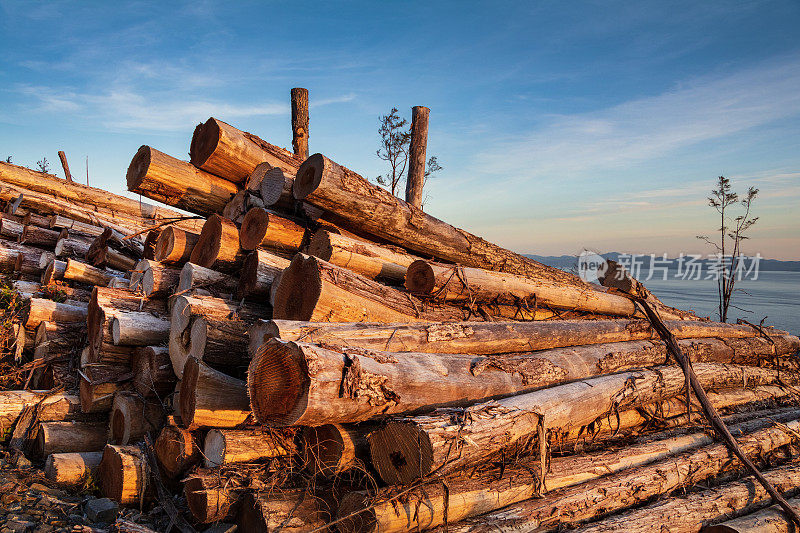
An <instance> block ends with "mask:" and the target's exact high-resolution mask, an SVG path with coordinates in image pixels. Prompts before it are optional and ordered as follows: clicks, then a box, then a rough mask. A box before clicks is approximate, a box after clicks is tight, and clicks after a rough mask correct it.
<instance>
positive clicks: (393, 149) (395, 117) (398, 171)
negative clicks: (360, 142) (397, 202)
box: [376, 107, 411, 196]
mask: <svg viewBox="0 0 800 533" xmlns="http://www.w3.org/2000/svg"><path fill="white" fill-rule="evenodd" d="M378 123H379V127H378V133H379V134H380V136H381V147H380V148H378V150H377V152H376V153H377V155H378V157H379V158H381V159H383V160H384V161H387V162H388V163H389V172H387V173H386V175H385V176H384V175H381V176H378V178H377V181H378V183H380V184H381V185H383V186H384V187H388V188H389V190H390V191H391V192H392V194H393V195H395V196H396V193H397V190H398V188H399V186H400V183H401V182H402V181H403V179H404V177H405V172H406V166H407V165H408V145H409V143H410V142H411V131H410V129H408V128H406V126H407V125H408V120H406V119H404V118H400V115H399V114H398V110H397V108H396V107H393V108H392V110H391V111H390V112H389V114H388V115H383V116H381V117H380V118H379V119H378Z"/></svg>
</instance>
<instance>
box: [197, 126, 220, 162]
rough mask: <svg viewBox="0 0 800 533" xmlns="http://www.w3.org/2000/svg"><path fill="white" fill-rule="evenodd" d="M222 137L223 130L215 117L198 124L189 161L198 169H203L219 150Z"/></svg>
mask: <svg viewBox="0 0 800 533" xmlns="http://www.w3.org/2000/svg"><path fill="white" fill-rule="evenodd" d="M221 136H222V130H221V128H220V127H219V123H218V122H217V119H215V118H214V117H211V118H209V119H208V120H207V121H205V122H204V123H202V124H198V125H197V127H195V129H194V135H192V142H191V145H190V146H189V161H191V163H192V164H193V165H194V166H196V167H202V166H203V165H204V164H205V163H206V161H208V158H209V157H211V155H212V154H213V153H214V150H216V149H217V144H218V143H219V140H220V137H221Z"/></svg>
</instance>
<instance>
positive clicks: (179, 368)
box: [169, 295, 270, 378]
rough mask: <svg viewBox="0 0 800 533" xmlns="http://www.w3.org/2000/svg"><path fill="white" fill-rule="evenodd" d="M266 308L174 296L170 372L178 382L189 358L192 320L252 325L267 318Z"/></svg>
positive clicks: (196, 297) (213, 299)
mask: <svg viewBox="0 0 800 533" xmlns="http://www.w3.org/2000/svg"><path fill="white" fill-rule="evenodd" d="M269 314H270V312H269V308H268V307H264V306H261V305H258V304H255V303H252V302H248V303H243V304H240V303H238V302H233V301H230V300H223V299H221V298H215V297H213V296H183V295H181V296H177V297H175V300H174V302H173V303H172V313H171V315H170V332H169V357H170V359H171V360H172V368H173V370H174V372H175V375H176V376H178V377H179V378H180V377H181V376H182V374H183V365H184V364H185V362H186V358H187V357H189V349H190V340H191V337H190V331H189V327H190V325H191V320H192V317H193V316H203V317H206V318H211V319H218V320H225V319H231V318H236V319H238V320H243V321H244V322H247V323H248V324H252V323H253V322H255V321H256V320H258V319H259V318H263V317H265V316H269Z"/></svg>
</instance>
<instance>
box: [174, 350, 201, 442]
mask: <svg viewBox="0 0 800 533" xmlns="http://www.w3.org/2000/svg"><path fill="white" fill-rule="evenodd" d="M198 377H200V364H199V361H198V360H197V359H196V358H194V357H189V358H188V359H187V360H186V363H185V364H184V365H183V376H182V378H181V392H180V394H179V395H178V407H179V411H180V414H181V422H182V423H183V424H184V425H185V426H186V427H190V426H191V425H192V422H193V421H194V412H195V404H196V398H195V390H196V387H197V379H198Z"/></svg>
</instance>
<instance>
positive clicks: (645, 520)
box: [581, 464, 800, 533]
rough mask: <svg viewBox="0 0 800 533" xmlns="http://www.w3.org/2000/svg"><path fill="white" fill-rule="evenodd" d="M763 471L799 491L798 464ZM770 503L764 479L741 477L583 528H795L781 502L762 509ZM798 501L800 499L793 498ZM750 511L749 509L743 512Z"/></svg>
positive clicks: (586, 532) (768, 532)
mask: <svg viewBox="0 0 800 533" xmlns="http://www.w3.org/2000/svg"><path fill="white" fill-rule="evenodd" d="M764 477H766V478H767V480H769V482H770V483H772V484H773V485H774V486H775V488H776V489H778V490H779V491H781V492H783V493H786V494H787V495H791V494H797V492H798V488H797V487H798V486H799V485H800V466H799V465H797V464H789V465H783V466H780V467H777V468H773V469H772V470H768V471H765V472H764ZM769 503H770V496H769V494H767V492H766V491H765V490H764V488H763V487H762V486H761V484H760V483H758V482H754V481H753V480H752V479H741V480H738V481H734V482H731V483H725V484H723V485H720V486H718V487H714V488H711V489H708V490H704V491H700V492H692V493H689V494H688V495H686V496H684V497H681V496H674V497H672V498H670V499H668V500H664V501H661V502H657V503H655V504H651V505H648V506H646V507H643V508H641V509H636V510H633V511H629V512H627V513H622V514H619V515H614V516H611V517H608V518H605V519H603V520H601V521H600V522H597V523H594V524H590V525H588V526H587V527H585V528H583V529H581V532H582V533H601V532H612V531H619V532H631V533H632V532H635V531H645V530H646V529H647V528H648V525H652V524H659V523H660V524H669V530H670V532H675V533H677V532H687V533H688V532H695V531H701V530H702V531H703V533H722V532H725V533H739V532H751V533H756V532H759V533H778V532H785V533H791V532H793V531H794V530H795V529H794V527H793V526H792V525H791V521H788V520H787V519H786V517H785V515H784V514H783V513H782V512H781V511H780V507H777V506H776V507H770V508H768V509H764V510H762V511H759V509H762V508H763V507H765V506H766V505H769ZM789 503H790V504H791V505H792V506H794V507H797V506H800V499H798V498H795V499H793V500H789ZM744 513H751V514H744ZM743 514H744V516H739V518H734V519H732V520H727V521H725V522H722V523H720V524H716V525H710V524H711V523H713V522H717V521H719V520H725V519H727V518H729V517H731V516H737V515H743Z"/></svg>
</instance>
